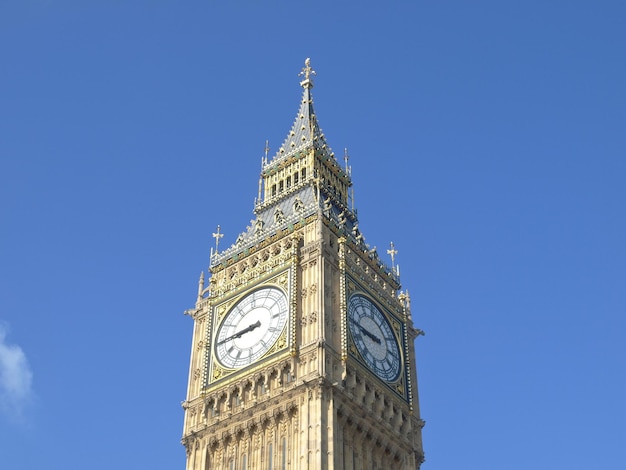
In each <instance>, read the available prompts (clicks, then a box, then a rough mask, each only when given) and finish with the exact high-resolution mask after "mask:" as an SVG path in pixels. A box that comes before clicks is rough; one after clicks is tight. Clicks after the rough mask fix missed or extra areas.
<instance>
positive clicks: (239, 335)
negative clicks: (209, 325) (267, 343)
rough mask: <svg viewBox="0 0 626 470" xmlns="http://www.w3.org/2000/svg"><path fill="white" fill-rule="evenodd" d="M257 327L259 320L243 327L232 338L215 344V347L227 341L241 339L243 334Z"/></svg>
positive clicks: (259, 323)
mask: <svg viewBox="0 0 626 470" xmlns="http://www.w3.org/2000/svg"><path fill="white" fill-rule="evenodd" d="M259 326H261V320H257V322H256V323H253V324H252V325H250V326H247V327H245V328H244V329H243V330H241V331H238V332H237V333H235V334H234V335H232V336H229V337H228V338H226V339H223V340H222V341H220V342H219V343H217V345H218V346H219V345H220V344H224V343H226V342H227V341H230V340H231V339H236V338H241V337H242V336H243V335H244V334H246V333H248V332H249V331H252V330H254V329H255V328H258V327H259Z"/></svg>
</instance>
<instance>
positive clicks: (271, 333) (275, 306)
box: [214, 287, 289, 369]
mask: <svg viewBox="0 0 626 470" xmlns="http://www.w3.org/2000/svg"><path fill="white" fill-rule="evenodd" d="M288 310H289V309H288V306H287V296H286V295H285V294H284V292H283V291H282V290H280V289H278V288H276V287H263V288H261V289H258V290H255V291H254V292H252V293H251V294H248V295H247V296H245V297H244V298H243V299H241V300H240V301H239V302H237V304H236V305H235V306H234V307H233V308H232V309H231V310H230V312H228V314H227V315H226V316H225V317H224V319H223V320H222V322H221V323H220V325H219V327H218V330H217V335H216V337H215V343H214V344H215V346H214V347H215V356H216V357H217V359H218V360H219V362H220V363H222V365H223V366H225V367H228V368H231V369H239V368H241V367H245V366H247V365H249V364H252V363H253V362H254V361H256V360H258V359H260V358H261V357H263V355H264V354H265V353H266V352H267V351H268V350H269V349H270V348H271V347H272V346H273V345H274V343H276V341H277V340H278V338H279V336H280V334H281V333H282V332H283V330H284V329H285V325H286V324H287V319H288V316H289V311H288Z"/></svg>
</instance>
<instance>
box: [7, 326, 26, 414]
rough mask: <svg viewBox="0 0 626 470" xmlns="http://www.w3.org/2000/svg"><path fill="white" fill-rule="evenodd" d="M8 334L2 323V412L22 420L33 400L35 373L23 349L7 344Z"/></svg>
mask: <svg viewBox="0 0 626 470" xmlns="http://www.w3.org/2000/svg"><path fill="white" fill-rule="evenodd" d="M6 334H7V327H6V325H3V324H2V323H0V412H3V413H4V414H6V415H7V416H9V417H11V418H17V419H20V418H21V417H22V414H23V412H24V408H25V407H26V406H27V405H28V404H29V403H30V402H31V399H32V382H33V373H32V372H31V370H30V366H29V365H28V360H27V359H26V355H25V354H24V351H22V348H20V347H19V346H17V345H14V344H8V343H6V341H5V338H6Z"/></svg>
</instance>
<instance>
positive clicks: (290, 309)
mask: <svg viewBox="0 0 626 470" xmlns="http://www.w3.org/2000/svg"><path fill="white" fill-rule="evenodd" d="M292 274H293V267H292V266H289V267H287V268H286V269H283V270H281V271H279V272H277V273H276V272H275V273H272V274H271V275H270V276H266V277H264V278H261V279H258V280H257V282H255V283H253V284H250V285H247V286H245V288H242V289H241V290H237V291H235V292H232V293H229V294H227V295H224V296H223V297H222V298H221V299H220V301H219V302H217V303H215V305H214V306H213V307H212V308H211V313H210V317H211V327H210V330H209V331H207V344H208V345H209V346H208V347H207V369H206V370H207V377H206V380H205V387H209V386H211V385H213V384H214V383H216V382H219V381H221V380H224V379H226V378H228V377H230V376H235V375H239V374H240V373H242V372H243V373H249V372H250V371H251V369H255V368H257V367H258V366H259V364H261V363H265V362H266V360H267V359H269V358H270V357H274V356H276V355H279V354H280V353H285V354H286V353H288V351H289V346H290V344H291V342H292V337H293V331H292V330H293V327H292V324H293V321H292V318H293V315H294V305H293V302H292V298H293V295H292V293H293V286H292V283H293V281H292ZM264 287H274V288H277V289H280V290H281V291H282V292H283V293H284V294H285V297H286V299H287V323H286V324H285V326H284V328H283V331H282V333H281V334H280V336H279V337H278V338H277V340H276V341H275V342H274V344H273V345H272V346H271V347H270V348H269V349H268V350H267V351H266V352H265V354H263V355H262V356H261V357H260V358H258V359H257V360H256V361H254V362H252V363H251V364H248V365H246V366H243V367H240V368H237V369H231V368H228V367H224V366H223V365H221V364H220V362H219V361H218V360H217V358H216V357H215V353H214V349H215V344H214V342H215V340H216V338H217V332H218V331H219V327H220V324H221V322H222V320H223V319H224V318H225V317H226V315H228V313H229V312H230V311H231V310H232V309H233V307H234V306H235V305H236V304H237V303H238V302H239V301H241V300H243V299H244V298H245V297H247V296H248V295H250V294H251V293H252V292H254V291H256V290H259V289H262V288H264Z"/></svg>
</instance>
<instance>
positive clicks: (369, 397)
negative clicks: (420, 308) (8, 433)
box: [182, 59, 424, 470]
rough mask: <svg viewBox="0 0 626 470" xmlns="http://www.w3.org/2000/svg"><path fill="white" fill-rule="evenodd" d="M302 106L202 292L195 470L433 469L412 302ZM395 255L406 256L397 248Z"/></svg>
mask: <svg viewBox="0 0 626 470" xmlns="http://www.w3.org/2000/svg"><path fill="white" fill-rule="evenodd" d="M314 74H315V72H314V71H313V70H312V68H311V64H310V61H309V59H307V60H306V62H305V67H304V68H303V69H302V73H301V76H302V81H301V82H300V85H301V86H302V88H303V95H302V101H301V103H300V107H299V109H298V113H297V115H296V119H295V122H294V123H293V126H292V127H291V130H290V131H289V133H288V135H287V137H286V139H285V141H284V142H283V144H282V146H281V147H280V148H279V150H278V151H277V152H276V154H275V155H274V157H273V158H272V159H268V155H267V152H266V156H265V158H264V159H263V164H262V169H261V175H260V179H259V187H258V195H257V198H256V200H255V203H254V217H255V218H254V220H253V222H252V224H251V225H250V226H249V227H247V228H246V230H245V231H243V232H242V233H240V234H239V235H238V236H237V237H236V240H235V241H234V243H233V244H232V245H231V246H229V247H228V248H226V249H225V250H223V251H220V250H218V248H219V241H220V239H221V238H222V236H223V234H222V233H221V229H220V227H219V226H218V230H217V232H216V233H214V234H213V235H214V237H215V239H216V247H215V250H212V253H211V259H210V266H209V272H208V274H209V277H208V282H205V276H204V273H202V274H201V276H200V281H199V283H198V296H197V299H196V304H195V307H194V308H192V309H189V310H187V311H186V312H185V313H186V314H188V315H189V316H191V318H192V319H193V322H194V329H193V339H192V348H191V360H190V368H189V382H188V391H187V398H186V400H185V401H184V402H183V408H184V412H185V421H184V429H183V438H182V442H183V444H184V446H185V449H186V453H187V466H186V468H187V470H207V469H217V470H220V469H223V470H243V469H245V470H257V469H258V470H261V469H263V470H267V469H270V470H276V469H280V470H286V469H292V470H300V469H310V470H312V469H315V470H318V469H319V470H325V469H337V470H338V469H359V470H360V469H372V470H374V469H378V470H387V469H389V468H396V469H417V468H419V467H420V465H421V463H422V462H423V460H424V453H423V450H422V427H423V426H424V421H423V420H422V419H421V417H420V411H419V404H418V389H417V374H416V369H415V350H414V341H415V339H416V338H417V336H418V335H419V334H420V333H421V331H420V330H418V329H416V328H415V327H414V326H413V320H412V316H411V309H410V299H409V295H408V293H407V292H403V291H401V290H400V288H401V286H400V280H399V273H398V270H397V269H396V268H395V267H392V268H389V267H388V266H386V264H385V263H384V262H382V261H381V259H380V258H379V256H378V254H377V253H376V252H375V250H374V251H372V250H371V249H370V248H369V246H368V245H366V243H365V241H364V237H363V234H362V233H361V231H360V229H359V224H358V219H357V213H356V210H355V208H354V207H353V203H352V197H351V194H352V190H353V188H352V181H351V176H350V168H349V167H348V165H347V156H346V164H345V166H343V167H342V166H341V165H340V164H339V163H338V161H337V159H336V158H335V155H334V154H333V152H332V151H331V149H330V146H329V145H328V144H327V143H326V138H325V136H324V134H323V133H322V131H321V129H320V127H319V124H318V121H317V117H316V114H315V112H314V109H313V97H312V93H311V89H312V88H313V80H312V77H313V75H314ZM389 253H390V254H391V256H392V261H393V257H394V256H395V254H396V251H395V249H394V248H393V245H392V247H391V250H389Z"/></svg>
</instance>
